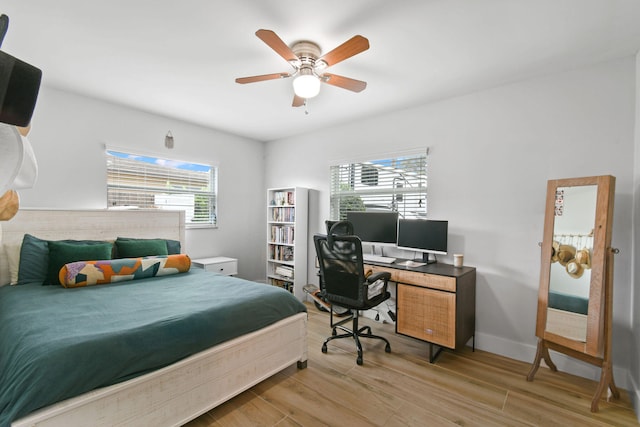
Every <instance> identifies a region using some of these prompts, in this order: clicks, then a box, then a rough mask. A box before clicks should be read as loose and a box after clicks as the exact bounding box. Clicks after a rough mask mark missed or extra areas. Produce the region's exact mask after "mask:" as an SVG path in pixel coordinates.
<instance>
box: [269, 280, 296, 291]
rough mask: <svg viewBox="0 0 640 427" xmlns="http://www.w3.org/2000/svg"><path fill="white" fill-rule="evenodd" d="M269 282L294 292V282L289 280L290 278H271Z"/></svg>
mask: <svg viewBox="0 0 640 427" xmlns="http://www.w3.org/2000/svg"><path fill="white" fill-rule="evenodd" d="M269 284H271V285H273V286H277V287H279V288H283V289H286V290H288V291H289V292H291V293H293V282H289V281H288V280H280V279H269Z"/></svg>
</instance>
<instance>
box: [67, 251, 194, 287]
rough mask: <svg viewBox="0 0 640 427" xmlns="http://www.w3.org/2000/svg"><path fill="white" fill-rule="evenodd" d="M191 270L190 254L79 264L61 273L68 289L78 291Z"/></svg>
mask: <svg viewBox="0 0 640 427" xmlns="http://www.w3.org/2000/svg"><path fill="white" fill-rule="evenodd" d="M189 268H191V259H190V258H189V256H188V255H186V254H177V255H168V256H163V257H149V258H119V259H112V260H104V261H78V262H72V263H69V264H66V265H64V266H63V267H62V268H61V269H60V274H59V279H60V283H61V284H62V286H64V287H65V288H77V287H81V286H92V285H100V284H104V283H115V282H123V281H128V280H135V279H144V278H147V277H154V276H167V275H169V274H177V273H184V272H187V271H189Z"/></svg>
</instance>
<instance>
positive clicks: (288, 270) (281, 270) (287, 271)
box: [275, 265, 293, 279]
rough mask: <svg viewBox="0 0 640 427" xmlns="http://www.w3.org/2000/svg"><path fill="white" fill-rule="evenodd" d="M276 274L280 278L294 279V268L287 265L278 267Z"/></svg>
mask: <svg viewBox="0 0 640 427" xmlns="http://www.w3.org/2000/svg"><path fill="white" fill-rule="evenodd" d="M275 271H276V274H277V275H279V276H284V277H288V278H290V279H293V268H292V267H289V266H286V265H278V266H277V267H276V270H275Z"/></svg>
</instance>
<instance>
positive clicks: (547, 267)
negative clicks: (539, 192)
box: [527, 175, 620, 412]
mask: <svg viewBox="0 0 640 427" xmlns="http://www.w3.org/2000/svg"><path fill="white" fill-rule="evenodd" d="M587 185H595V186H597V196H596V208H595V209H596V212H595V224H594V235H593V249H592V255H591V282H590V287H589V303H588V310H587V334H586V340H585V341H579V340H574V339H571V338H567V337H564V336H561V335H558V334H555V333H552V332H549V331H547V327H546V326H547V313H548V308H549V307H548V305H549V285H550V275H551V258H552V251H553V240H554V223H555V204H556V190H557V189H558V188H562V187H577V186H587ZM614 193H615V177H613V176H611V175H603V176H592V177H584V178H570V179H555V180H550V181H549V182H548V183H547V199H546V208H545V220H544V236H543V240H542V251H541V252H542V254H541V256H542V260H541V267H540V288H539V291H538V312H537V321H536V336H537V337H538V347H537V351H536V356H535V360H534V362H533V365H532V367H531V370H530V371H529V374H528V376H527V380H528V381H533V377H534V375H535V373H536V371H537V370H538V368H539V366H540V361H541V360H542V359H544V361H545V363H546V364H547V366H548V367H549V368H550V369H551V370H552V371H557V368H556V366H555V365H554V364H553V362H552V361H551V357H550V355H549V350H550V349H551V350H554V351H557V352H560V353H564V354H566V355H569V356H571V357H574V358H577V359H579V360H582V361H584V362H587V363H591V364H593V365H596V366H599V367H600V368H601V376H600V384H599V385H598V388H597V390H596V393H595V395H594V397H593V400H592V402H591V411H592V412H597V410H598V401H599V400H600V397H601V395H602V392H603V391H604V390H605V389H606V388H607V387H609V388H610V389H611V392H612V395H613V397H615V398H618V397H619V395H620V393H619V392H618V390H617V388H616V386H615V383H614V381H613V366H612V362H611V328H612V306H613V253H614V250H613V249H612V248H611V230H612V226H613V201H614Z"/></svg>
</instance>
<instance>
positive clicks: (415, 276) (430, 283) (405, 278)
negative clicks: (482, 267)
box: [365, 264, 456, 292]
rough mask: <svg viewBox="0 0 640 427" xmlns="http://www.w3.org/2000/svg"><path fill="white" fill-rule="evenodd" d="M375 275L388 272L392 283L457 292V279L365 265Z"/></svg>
mask: <svg viewBox="0 0 640 427" xmlns="http://www.w3.org/2000/svg"><path fill="white" fill-rule="evenodd" d="M369 269H370V270H372V271H373V272H374V273H377V272H379V271H388V272H389V273H391V281H393V282H397V283H408V284H410V285H415V286H420V287H423V288H432V289H441V290H443V291H449V292H456V278H455V277H449V276H438V275H436V274H428V273H420V272H417V271H406V270H399V269H396V268H388V267H380V266H377V265H368V264H367V265H365V271H366V270H369Z"/></svg>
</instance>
